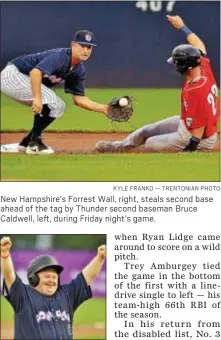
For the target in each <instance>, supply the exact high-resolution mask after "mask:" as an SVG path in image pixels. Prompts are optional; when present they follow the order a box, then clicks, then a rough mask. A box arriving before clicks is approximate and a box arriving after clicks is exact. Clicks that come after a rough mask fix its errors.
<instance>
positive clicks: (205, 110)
mask: <svg viewBox="0 0 221 340" xmlns="http://www.w3.org/2000/svg"><path fill="white" fill-rule="evenodd" d="M167 19H168V21H169V22H170V23H171V24H172V25H173V26H174V27H175V28H176V29H177V30H179V31H181V32H182V33H183V34H184V35H185V36H186V37H187V41H188V43H189V44H186V45H179V46H177V47H175V48H174V50H173V52H172V57H171V58H169V59H168V60H167V62H168V63H169V64H172V65H174V66H175V68H176V70H177V71H178V72H179V73H180V74H182V75H184V76H185V82H184V84H183V88H182V94H181V117H180V116H173V117H170V118H167V119H164V120H162V121H158V122H155V123H153V124H148V125H146V126H143V127H142V128H140V129H138V130H137V131H135V132H133V133H132V134H130V135H128V136H127V137H126V138H125V139H124V140H122V141H115V142H108V141H101V142H98V143H97V144H96V147H95V148H96V150H98V151H100V152H116V151H124V150H126V149H128V150H129V149H131V148H134V147H137V146H140V145H143V144H144V145H145V150H146V151H147V152H148V151H149V152H166V151H168V152H179V151H195V150H205V151H210V150H212V149H213V147H214V145H215V143H216V139H217V125H218V116H219V101H218V90H217V85H216V80H215V78H214V75H213V72H212V69H211V66H210V61H209V59H208V58H206V48H205V45H204V43H203V42H202V41H201V40H200V39H199V38H198V36H196V34H194V33H193V32H191V30H190V29H189V28H187V27H186V26H185V24H184V22H183V20H182V19H181V18H180V17H179V16H169V15H168V16H167Z"/></svg>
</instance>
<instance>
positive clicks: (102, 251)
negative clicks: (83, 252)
mask: <svg viewBox="0 0 221 340" xmlns="http://www.w3.org/2000/svg"><path fill="white" fill-rule="evenodd" d="M97 254H98V256H99V257H100V258H101V259H102V260H104V259H105V258H106V246H105V244H103V245H102V246H100V247H98V249H97Z"/></svg>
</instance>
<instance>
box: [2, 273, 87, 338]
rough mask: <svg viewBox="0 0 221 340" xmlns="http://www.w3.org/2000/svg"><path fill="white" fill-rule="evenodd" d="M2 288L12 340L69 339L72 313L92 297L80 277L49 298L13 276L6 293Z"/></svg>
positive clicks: (81, 276)
mask: <svg viewBox="0 0 221 340" xmlns="http://www.w3.org/2000/svg"><path fill="white" fill-rule="evenodd" d="M4 288H5V289H6V296H5V297H6V299H7V300H8V301H9V302H10V304H11V305H12V307H13V309H14V312H15V326H14V327H15V336H14V339H15V340H26V339H27V340H41V339H44V340H46V339H47V340H52V339H56V340H57V339H65V340H66V339H67V340H68V339H73V331H72V323H73V314H74V311H75V310H76V309H77V307H78V306H80V304H82V303H83V302H84V301H85V300H87V299H89V298H91V296H92V293H91V288H90V287H89V286H87V283H86V281H85V279H84V276H83V274H82V273H80V274H78V276H77V277H76V279H74V280H72V281H71V282H70V283H68V284H64V285H61V286H59V288H58V290H57V291H56V293H55V294H54V295H53V296H46V295H43V294H41V293H39V292H38V291H36V290H35V289H34V288H32V287H31V286H29V285H25V284H24V283H23V282H22V281H21V279H20V278H19V277H18V276H17V275H16V280H15V282H14V283H13V285H12V286H11V289H10V292H8V290H7V288H6V285H5V284H4Z"/></svg>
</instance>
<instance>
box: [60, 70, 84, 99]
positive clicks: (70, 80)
mask: <svg viewBox="0 0 221 340" xmlns="http://www.w3.org/2000/svg"><path fill="white" fill-rule="evenodd" d="M84 81H85V74H84V73H81V74H74V73H73V74H70V76H69V77H67V78H66V80H65V84H64V90H65V92H66V93H70V94H73V95H75V96H84V95H85V93H84Z"/></svg>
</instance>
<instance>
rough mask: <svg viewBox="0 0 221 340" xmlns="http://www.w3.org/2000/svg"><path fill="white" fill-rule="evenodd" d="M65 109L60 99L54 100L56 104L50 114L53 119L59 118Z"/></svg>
mask: <svg viewBox="0 0 221 340" xmlns="http://www.w3.org/2000/svg"><path fill="white" fill-rule="evenodd" d="M65 108H66V104H65V102H63V100H61V99H60V98H57V99H56V104H55V105H54V107H53V110H52V111H53V112H51V116H53V117H55V118H59V117H61V116H62V115H63V113H64V111H65Z"/></svg>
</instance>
